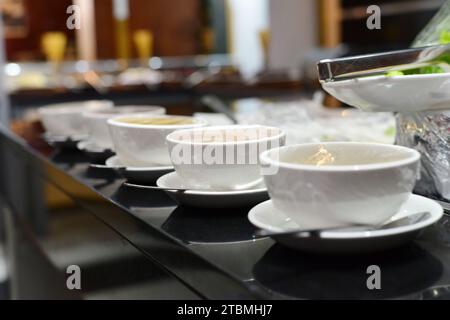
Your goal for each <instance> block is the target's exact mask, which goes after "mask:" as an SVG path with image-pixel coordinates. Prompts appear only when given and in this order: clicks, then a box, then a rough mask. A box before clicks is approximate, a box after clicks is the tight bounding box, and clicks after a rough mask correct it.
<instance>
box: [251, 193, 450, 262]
mask: <svg viewBox="0 0 450 320" xmlns="http://www.w3.org/2000/svg"><path fill="white" fill-rule="evenodd" d="M419 212H429V213H430V216H429V217H428V218H427V219H425V220H423V221H420V222H418V223H414V224H405V225H400V226H398V227H395V228H389V229H384V230H372V231H348V230H347V231H327V232H323V233H321V237H320V238H318V237H310V238H302V239H299V238H296V237H292V236H280V237H273V238H274V239H275V240H276V241H278V242H280V243H282V244H284V245H286V246H288V247H291V248H294V249H299V250H303V251H310V252H321V253H356V252H366V251H377V250H382V249H387V248H392V247H395V246H399V245H401V244H404V243H406V242H407V241H410V240H412V239H414V238H415V237H416V236H417V234H418V233H419V232H420V231H421V230H422V229H424V228H425V227H428V226H430V225H431V224H433V223H435V222H436V221H438V220H439V219H440V218H441V217H442V215H443V213H444V211H443V209H442V207H441V206H440V205H439V204H438V203H437V202H436V201H434V200H431V199H428V198H425V197H422V196H418V195H411V196H410V198H409V199H408V200H407V201H406V202H405V203H404V204H403V206H402V207H401V208H400V210H399V211H398V213H396V214H395V215H394V217H393V218H401V217H406V216H408V215H412V214H414V213H419ZM361 214H364V212H361ZM248 219H249V220H250V222H251V223H252V224H253V225H254V226H256V227H258V228H260V229H264V230H268V231H271V232H284V231H289V230H296V229H300V228H301V227H300V226H298V225H297V224H296V223H295V222H293V221H292V220H291V219H289V218H287V217H286V216H285V215H284V214H283V213H282V212H280V211H279V210H278V209H276V208H275V207H274V206H273V203H272V201H271V200H269V201H266V202H263V203H260V204H259V205H257V206H256V207H254V208H253V209H252V210H250V212H249V214H248Z"/></svg>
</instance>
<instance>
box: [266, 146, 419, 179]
mask: <svg viewBox="0 0 450 320" xmlns="http://www.w3.org/2000/svg"><path fill="white" fill-rule="evenodd" d="M327 145H344V146H356V145H359V146H366V147H380V148H381V147H382V148H387V149H392V150H398V151H403V152H406V153H409V156H408V157H406V158H405V159H401V160H396V161H388V162H382V163H370V164H352V165H337V166H333V165H324V166H315V165H310V164H299V163H291V162H284V161H279V160H274V159H273V158H272V157H271V153H273V152H276V151H277V150H278V151H282V150H286V149H295V148H300V147H308V146H327ZM420 157H421V155H420V153H419V152H418V151H417V150H414V149H411V148H407V147H403V146H398V145H390V144H383V143H373V142H350V141H348V142H347V141H346V142H312V143H303V144H295V145H289V146H284V147H279V148H273V149H270V150H267V151H264V152H263V153H261V154H260V156H259V158H260V161H261V164H262V165H264V164H269V165H271V166H278V167H279V168H285V169H293V170H301V171H318V172H349V171H350V172H354V171H371V170H384V169H390V168H396V167H401V166H405V165H409V164H412V163H415V162H418V161H419V160H420Z"/></svg>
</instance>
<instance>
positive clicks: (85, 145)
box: [77, 140, 112, 153]
mask: <svg viewBox="0 0 450 320" xmlns="http://www.w3.org/2000/svg"><path fill="white" fill-rule="evenodd" d="M77 148H78V149H80V150H81V151H86V152H92V153H104V152H111V151H112V150H111V149H105V148H103V147H100V146H98V145H96V144H95V143H94V142H91V141H89V140H82V141H80V142H78V144H77Z"/></svg>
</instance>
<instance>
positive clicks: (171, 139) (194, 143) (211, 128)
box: [166, 124, 286, 146]
mask: <svg viewBox="0 0 450 320" xmlns="http://www.w3.org/2000/svg"><path fill="white" fill-rule="evenodd" d="M236 128H242V129H244V128H247V129H253V128H268V129H275V130H278V134H276V135H274V136H270V137H265V138H262V139H253V140H244V141H222V142H198V141H183V140H177V139H175V138H174V137H173V136H174V135H177V134H182V133H188V132H198V131H214V130H225V129H236ZM284 137H286V133H285V132H284V131H283V130H282V129H280V128H277V127H272V126H265V125H259V124H255V125H240V124H237V125H221V126H209V127H204V128H190V129H182V130H177V131H174V132H172V133H170V134H168V135H167V137H166V141H168V142H170V143H173V144H182V145H192V146H214V145H215V146H223V145H242V144H251V143H263V142H267V141H273V140H279V139H282V138H284Z"/></svg>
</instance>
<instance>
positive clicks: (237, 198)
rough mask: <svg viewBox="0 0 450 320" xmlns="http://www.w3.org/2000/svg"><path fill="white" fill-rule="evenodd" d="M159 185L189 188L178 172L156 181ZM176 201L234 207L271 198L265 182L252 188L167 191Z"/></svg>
mask: <svg viewBox="0 0 450 320" xmlns="http://www.w3.org/2000/svg"><path fill="white" fill-rule="evenodd" d="M156 185H157V186H158V187H164V188H180V189H183V188H189V187H188V186H186V185H185V184H183V181H182V180H181V178H180V177H179V176H178V175H177V174H176V172H172V173H168V174H166V175H164V176H162V177H161V178H159V179H158V181H156ZM166 192H167V193H168V194H169V196H171V197H172V198H173V199H174V200H175V201H177V202H178V203H180V204H184V205H187V206H191V207H202V208H233V207H249V206H252V205H255V204H257V203H260V202H262V201H265V200H267V199H268V198H269V195H268V193H267V188H266V186H265V185H264V182H262V181H261V183H260V184H258V185H257V186H255V187H254V188H251V189H246V190H239V191H214V190H205V191H203V190H202V191H200V190H189V191H184V192H180V191H166Z"/></svg>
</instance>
